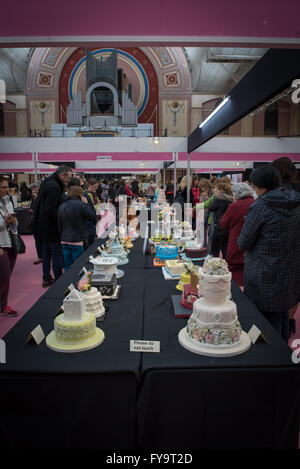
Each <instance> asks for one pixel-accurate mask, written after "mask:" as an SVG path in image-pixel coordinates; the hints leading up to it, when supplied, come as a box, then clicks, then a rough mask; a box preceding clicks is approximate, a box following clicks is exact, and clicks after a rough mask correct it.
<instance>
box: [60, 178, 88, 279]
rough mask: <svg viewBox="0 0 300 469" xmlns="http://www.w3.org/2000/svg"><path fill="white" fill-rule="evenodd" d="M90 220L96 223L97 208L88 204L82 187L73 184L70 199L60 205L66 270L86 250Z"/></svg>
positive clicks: (70, 189)
mask: <svg viewBox="0 0 300 469" xmlns="http://www.w3.org/2000/svg"><path fill="white" fill-rule="evenodd" d="M83 200H85V202H84V201H83ZM88 222H91V223H93V224H96V213H95V210H94V208H92V207H90V205H89V204H88V202H87V199H86V198H85V197H84V195H83V190H82V188H81V187H80V186H71V187H70V188H69V190H68V200H67V201H66V202H64V203H63V204H61V205H60V207H59V211H58V226H59V231H60V233H61V245H62V252H63V256H64V266H65V271H66V270H69V268H70V266H71V265H72V264H73V262H74V261H75V260H76V259H77V258H78V257H79V256H81V254H82V253H83V252H84V248H85V244H86V245H87V243H88V238H89V226H88Z"/></svg>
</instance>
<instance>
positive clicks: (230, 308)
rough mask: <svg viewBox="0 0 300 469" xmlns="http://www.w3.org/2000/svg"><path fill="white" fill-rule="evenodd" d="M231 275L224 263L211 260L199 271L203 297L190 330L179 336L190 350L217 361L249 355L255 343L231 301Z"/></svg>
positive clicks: (219, 260)
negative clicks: (220, 358) (225, 357)
mask: <svg viewBox="0 0 300 469" xmlns="http://www.w3.org/2000/svg"><path fill="white" fill-rule="evenodd" d="M230 281H231V273H230V272H229V270H228V267H227V263H226V261H225V260H223V259H219V258H214V257H212V258H210V259H207V260H206V261H205V263H204V266H203V268H200V269H199V293H200V295H202V297H201V298H199V299H198V300H197V301H195V303H194V306H193V313H192V315H191V317H190V318H189V320H188V324H187V327H185V328H184V329H182V330H181V331H180V332H179V342H180V344H181V345H182V346H183V347H185V348H186V349H188V350H190V351H191V352H194V353H198V354H200V355H208V356H213V357H222V356H232V355H238V354H240V353H243V352H245V351H246V350H248V349H249V348H250V345H251V341H250V339H249V337H248V335H247V334H246V333H245V332H244V331H242V328H241V325H240V323H239V321H238V317H237V309H236V305H235V303H234V302H233V301H231V300H229V299H228V296H229V295H230V285H231V283H230Z"/></svg>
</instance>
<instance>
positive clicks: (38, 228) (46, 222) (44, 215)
mask: <svg viewBox="0 0 300 469" xmlns="http://www.w3.org/2000/svg"><path fill="white" fill-rule="evenodd" d="M71 177H72V169H71V168H69V167H68V166H59V167H58V168H57V170H56V171H55V173H54V174H52V175H51V176H49V177H48V178H46V179H45V180H44V181H43V182H42V184H41V187H40V190H39V194H38V198H37V202H36V207H35V211H34V221H33V231H34V233H37V235H38V236H39V237H40V238H41V239H42V241H43V283H42V286H43V287H48V286H50V285H51V284H52V283H53V279H52V278H51V275H50V267H51V261H52V270H53V273H54V277H55V280H57V279H58V278H59V277H60V276H61V274H62V270H63V255H62V250H61V244H60V233H59V230H58V208H59V206H60V204H61V202H62V197H63V192H64V190H65V186H66V185H67V184H68V182H69V181H70V179H71Z"/></svg>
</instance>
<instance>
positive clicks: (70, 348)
mask: <svg viewBox="0 0 300 469" xmlns="http://www.w3.org/2000/svg"><path fill="white" fill-rule="evenodd" d="M104 339H105V335H104V332H103V331H102V329H99V328H98V327H97V328H96V332H95V334H94V335H93V336H92V337H90V338H89V339H88V340H85V341H82V342H80V343H78V344H76V343H73V344H67V343H62V342H59V341H58V340H57V339H56V337H55V331H52V332H50V334H49V335H48V336H47V338H46V344H47V346H48V347H49V348H50V349H51V350H54V352H64V353H75V352H85V351H87V350H91V349H93V348H95V347H98V345H100V344H101V343H102V342H103V340H104Z"/></svg>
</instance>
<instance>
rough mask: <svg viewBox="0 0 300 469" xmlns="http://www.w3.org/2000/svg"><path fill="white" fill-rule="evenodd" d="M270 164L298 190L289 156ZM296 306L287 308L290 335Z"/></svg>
mask: <svg viewBox="0 0 300 469" xmlns="http://www.w3.org/2000/svg"><path fill="white" fill-rule="evenodd" d="M271 164H272V166H273V167H274V168H275V169H277V171H279V173H280V176H281V184H282V186H283V187H286V188H287V189H292V190H295V191H297V192H300V183H299V173H298V171H297V168H296V166H295V164H294V163H293V162H292V160H290V158H288V157H286V156H284V157H282V158H278V159H277V160H274V161H273V162H272V163H271ZM297 308H298V303H296V304H295V305H294V306H293V307H292V308H290V309H289V318H290V320H289V331H290V335H292V334H295V333H296V319H295V314H296V311H297Z"/></svg>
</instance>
